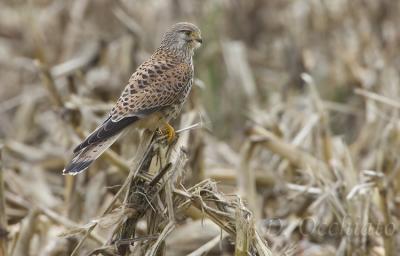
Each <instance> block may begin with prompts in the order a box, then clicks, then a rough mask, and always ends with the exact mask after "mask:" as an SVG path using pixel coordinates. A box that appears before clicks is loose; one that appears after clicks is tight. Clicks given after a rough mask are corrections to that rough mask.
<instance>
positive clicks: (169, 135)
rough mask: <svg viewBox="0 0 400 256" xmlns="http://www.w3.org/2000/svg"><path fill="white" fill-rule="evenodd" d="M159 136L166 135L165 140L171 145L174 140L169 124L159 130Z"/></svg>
mask: <svg viewBox="0 0 400 256" xmlns="http://www.w3.org/2000/svg"><path fill="white" fill-rule="evenodd" d="M160 134H161V135H167V140H168V143H169V144H171V143H172V142H173V141H174V140H175V138H176V134H175V129H174V127H172V126H171V125H170V124H169V123H165V124H164V128H163V129H160Z"/></svg>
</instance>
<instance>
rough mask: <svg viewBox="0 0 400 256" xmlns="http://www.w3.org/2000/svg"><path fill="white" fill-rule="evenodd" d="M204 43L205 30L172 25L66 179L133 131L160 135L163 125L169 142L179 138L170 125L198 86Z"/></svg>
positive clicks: (72, 164) (80, 149)
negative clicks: (196, 60)
mask: <svg viewBox="0 0 400 256" xmlns="http://www.w3.org/2000/svg"><path fill="white" fill-rule="evenodd" d="M201 43H202V39H201V33H200V29H199V28H198V27H196V26H195V25H193V24H191V23H187V22H181V23H177V24H175V25H173V26H172V27H171V28H170V29H168V30H167V32H166V33H165V34H164V36H163V39H162V41H161V44H160V47H158V48H157V50H156V51H155V52H154V53H153V55H151V57H150V58H149V59H148V60H146V61H145V62H143V64H141V65H140V66H139V67H138V68H137V70H136V71H135V73H133V75H132V76H131V77H130V79H129V82H128V85H127V86H126V87H125V89H124V90H123V91H122V94H121V96H120V97H119V99H118V101H117V102H116V104H115V106H114V107H113V108H112V110H111V112H110V113H109V115H108V118H107V119H106V120H105V121H104V122H103V123H102V124H101V125H100V126H99V127H97V128H96V129H95V130H94V131H93V132H92V133H91V134H90V135H89V136H88V137H87V138H86V139H85V140H84V141H83V142H82V143H81V144H79V145H78V146H77V147H76V148H75V149H74V155H73V158H72V160H71V161H70V163H69V164H68V165H67V166H66V167H65V169H64V170H63V174H71V175H75V174H78V173H80V172H82V171H84V170H86V169H87V168H88V167H89V165H90V164H91V163H92V162H93V161H95V160H96V159H97V158H98V157H99V156H100V155H101V154H102V153H103V152H104V151H105V150H106V149H107V148H109V147H110V146H111V145H112V144H113V143H114V142H115V141H116V140H117V139H118V137H119V136H120V135H121V133H122V131H124V130H125V129H126V128H128V127H136V128H148V129H152V130H155V129H156V128H160V127H162V126H164V130H165V131H166V132H167V135H168V140H169V141H172V140H173V139H174V137H175V131H174V128H173V127H172V126H171V125H169V121H170V120H171V119H173V118H176V117H177V115H178V114H179V112H180V111H181V109H182V105H183V104H184V102H185V100H186V98H187V96H188V94H189V92H190V89H191V87H192V83H193V61H192V57H193V53H194V50H195V49H197V48H198V47H200V45H201Z"/></svg>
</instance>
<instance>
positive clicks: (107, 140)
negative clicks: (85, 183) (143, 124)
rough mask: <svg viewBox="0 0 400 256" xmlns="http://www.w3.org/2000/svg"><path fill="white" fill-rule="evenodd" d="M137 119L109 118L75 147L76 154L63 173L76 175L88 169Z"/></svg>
mask: <svg viewBox="0 0 400 256" xmlns="http://www.w3.org/2000/svg"><path fill="white" fill-rule="evenodd" d="M137 120H138V117H127V118H124V119H122V120H120V121H118V122H113V121H112V120H111V118H108V119H107V120H106V121H104V123H103V124H101V125H100V126H99V127H98V128H97V129H96V130H95V131H94V132H92V133H91V134H90V135H89V136H88V137H87V138H86V139H85V140H84V141H83V142H82V143H81V144H79V145H78V146H77V147H76V148H75V149H74V156H73V158H72V160H71V161H70V162H69V164H68V165H67V166H66V167H65V169H64V170H63V174H64V175H65V174H70V175H76V174H78V173H80V172H82V171H84V170H86V169H87V168H88V167H89V165H90V164H91V163H93V161H95V160H96V159H97V158H98V157H99V156H100V155H101V154H103V152H104V151H106V150H107V148H109V147H110V146H111V145H112V144H113V143H114V142H115V141H116V140H117V139H118V138H119V137H120V136H121V134H122V131H123V130H124V128H125V127H127V126H128V125H130V124H132V123H133V122H135V121H137Z"/></svg>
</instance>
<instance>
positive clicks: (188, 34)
mask: <svg viewBox="0 0 400 256" xmlns="http://www.w3.org/2000/svg"><path fill="white" fill-rule="evenodd" d="M179 32H180V33H184V34H185V35H187V36H190V34H191V33H192V31H190V30H186V29H182V30H179Z"/></svg>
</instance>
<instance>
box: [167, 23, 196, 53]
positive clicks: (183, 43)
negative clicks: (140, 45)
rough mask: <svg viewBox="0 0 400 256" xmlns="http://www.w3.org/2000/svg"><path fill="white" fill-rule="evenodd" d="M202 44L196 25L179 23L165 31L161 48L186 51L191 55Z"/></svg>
mask: <svg viewBox="0 0 400 256" xmlns="http://www.w3.org/2000/svg"><path fill="white" fill-rule="evenodd" d="M202 42H203V40H202V39H201V32H200V29H199V28H198V27H197V26H196V25H194V24H192V23H188V22H180V23H176V24H175V25H173V26H172V27H171V28H169V29H168V30H167V32H166V33H165V34H164V37H163V39H162V41H161V46H162V47H167V48H168V49H171V50H178V51H188V52H189V53H191V55H193V51H194V50H195V49H197V48H199V47H200V45H201V43H202Z"/></svg>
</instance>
